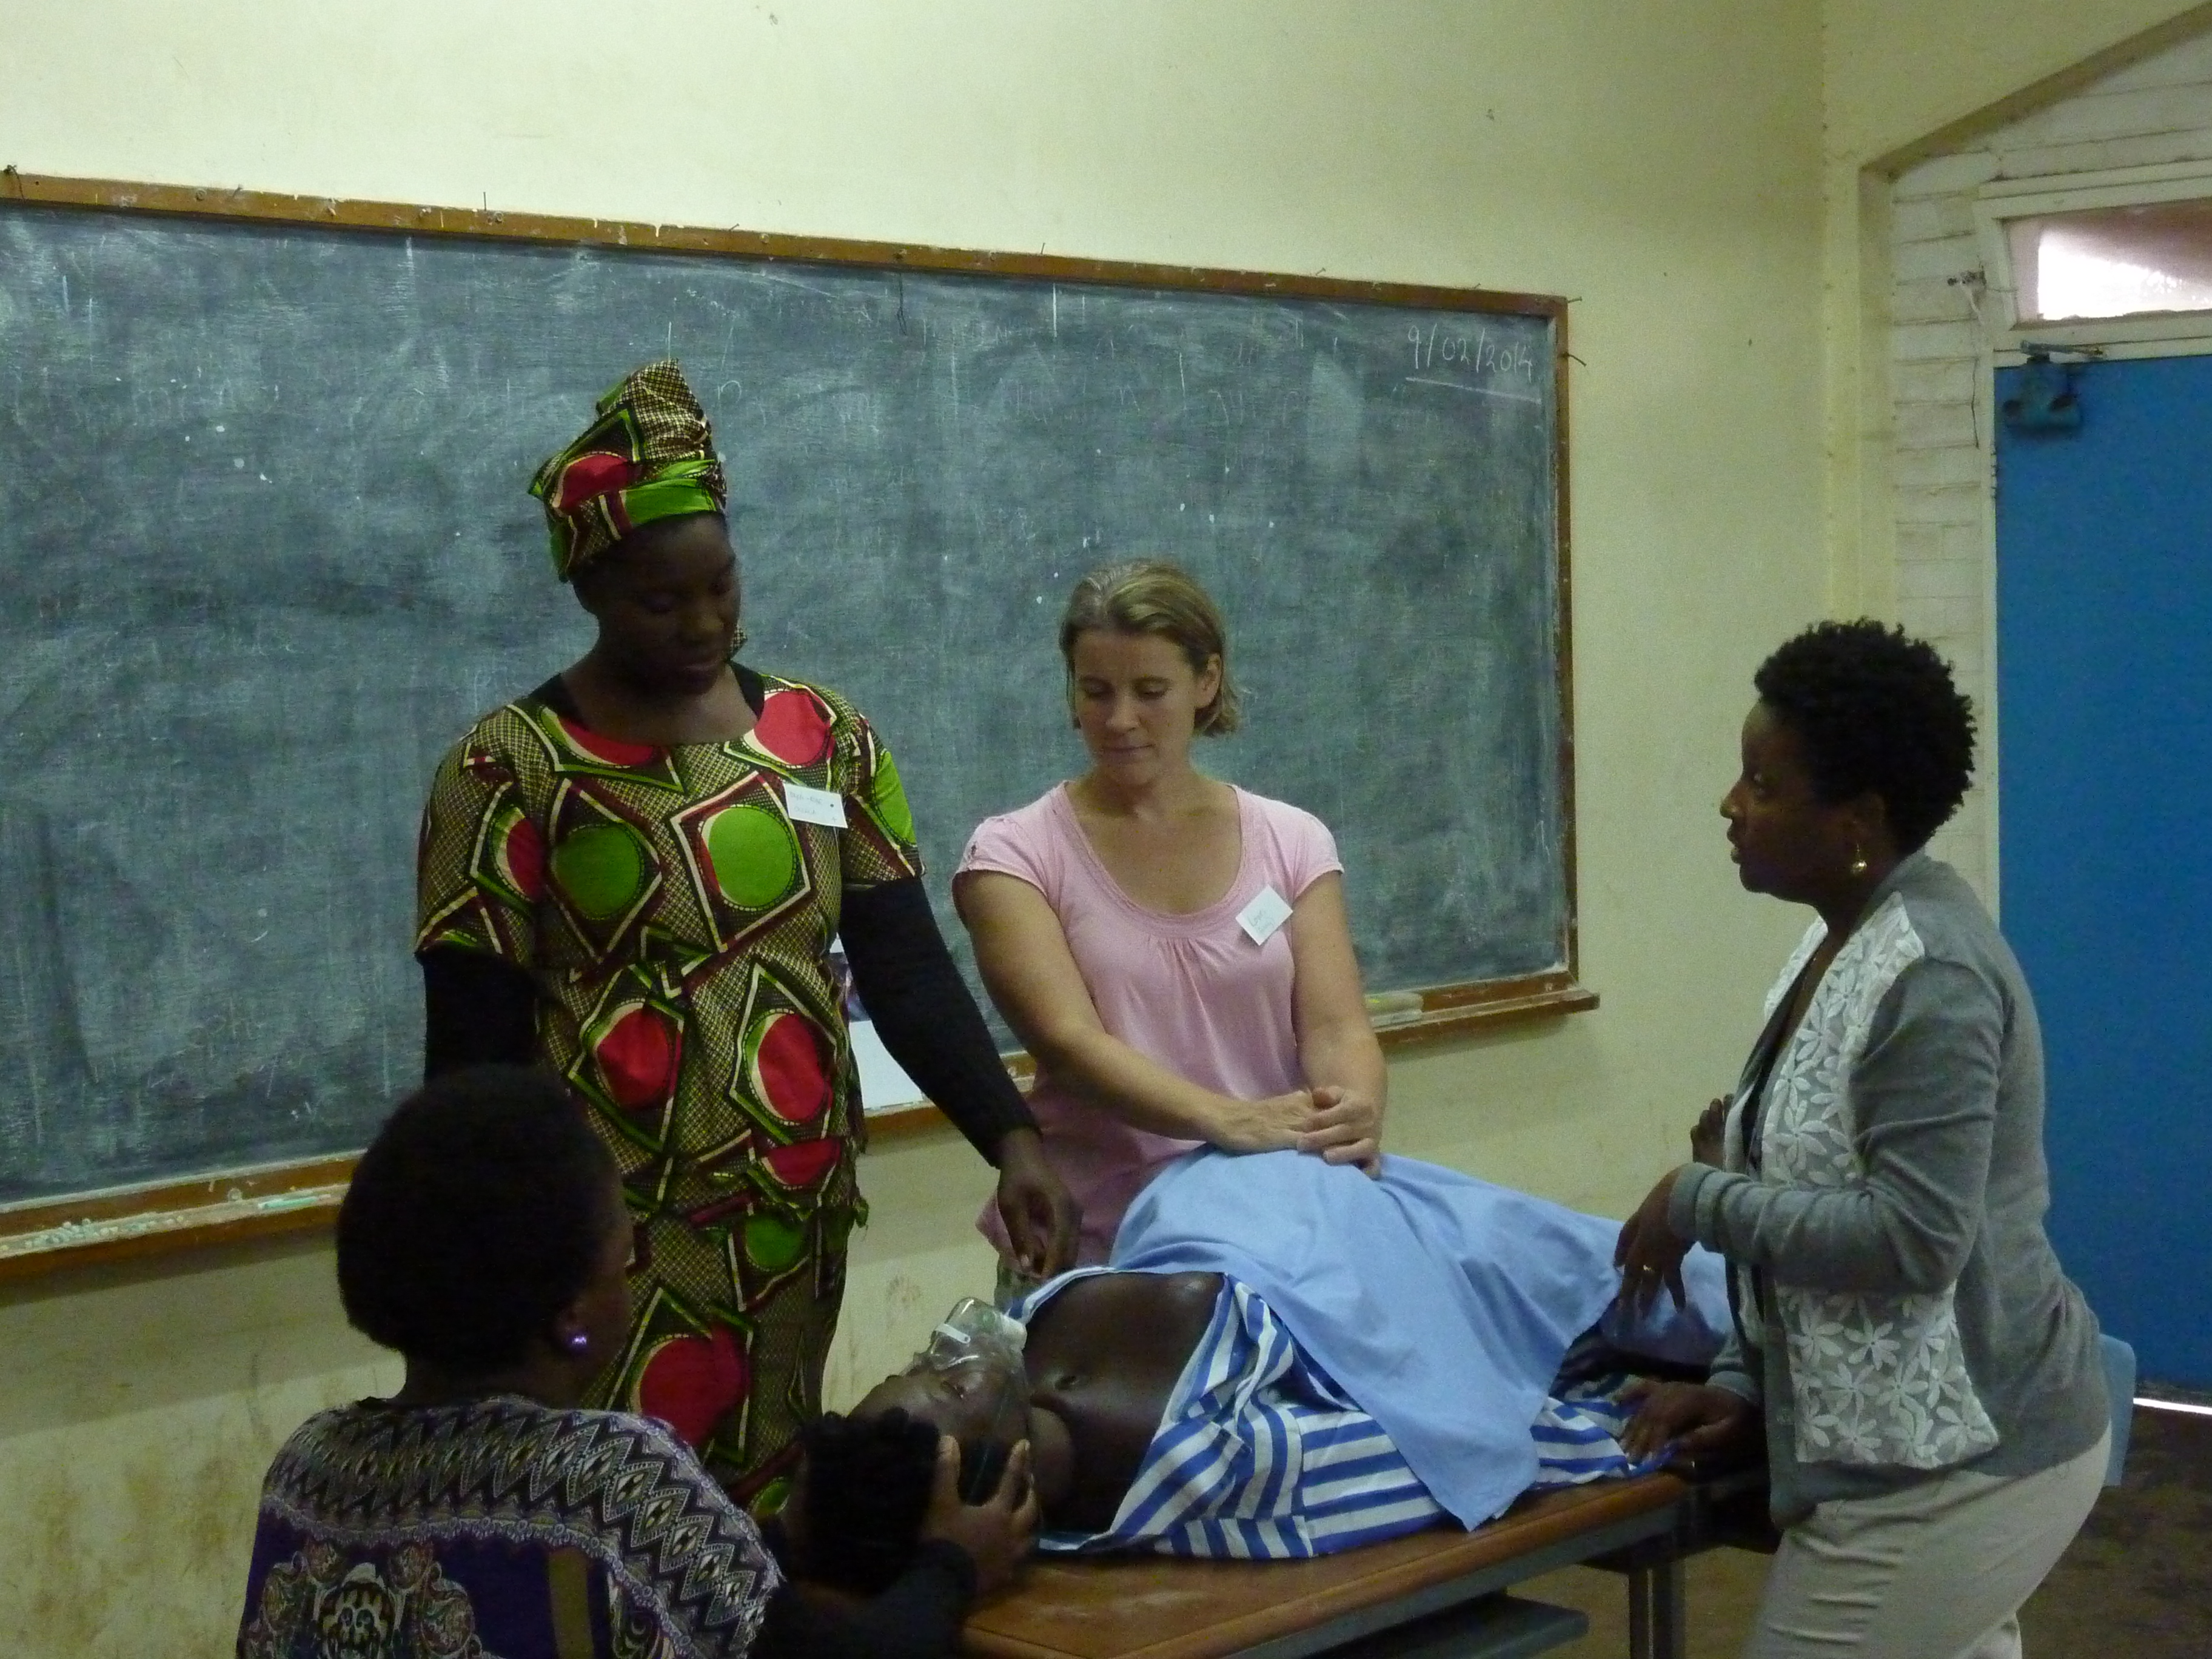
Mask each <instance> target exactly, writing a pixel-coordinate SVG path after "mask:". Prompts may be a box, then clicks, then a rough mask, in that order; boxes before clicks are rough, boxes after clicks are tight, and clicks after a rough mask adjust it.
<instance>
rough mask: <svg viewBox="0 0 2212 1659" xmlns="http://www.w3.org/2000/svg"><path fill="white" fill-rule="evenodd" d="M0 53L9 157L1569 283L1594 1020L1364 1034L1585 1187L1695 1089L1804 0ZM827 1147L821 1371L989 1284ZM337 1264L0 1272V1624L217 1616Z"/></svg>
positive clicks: (1789, 273)
mask: <svg viewBox="0 0 2212 1659" xmlns="http://www.w3.org/2000/svg"><path fill="white" fill-rule="evenodd" d="M4 51H5V64H6V69H5V86H4V90H0V164H13V165H15V166H16V167H21V168H22V169H24V170H25V171H35V172H42V173H67V174H76V175H86V176H102V177H113V178H123V179H152V180H163V181H174V182H182V183H190V184H205V185H252V186H254V187H258V188H262V189H268V190H276V191H299V192H306V193H319V194H330V195H340V196H353V197H377V198H384V199H392V200H399V201H406V202H421V203H438V204H489V205H490V206H492V207H498V208H508V209H516V210H538V211H544V212H552V213H563V214H584V215H600V216H616V217H621V218H625V219H643V220H659V221H667V222H695V223H704V224H717V225H731V224H736V225H744V226H750V227H755V228H769V229H776V230H784V231H791V232H797V233H811V234H830V235H846V236H855V237H865V238H874V239H887V240H917V241H923V242H929V243H936V244H942V245H952V246H989V247H1003V248H1041V249H1045V250H1048V251H1050V252H1061V253H1069V254H1080V255H1094V256H1103V257H1109V258H1116V257H1118V258H1133V259H1146V260H1175V261H1188V262H1191V263H1196V264H1221V265H1234V266H1243V267H1256V268H1262V269H1273V270H1286V271H1325V272H1327V273H1328V274H1331V275H1334V276H1371V277H1378V278H1385V279H1392V280H1398V281H1408V282H1422V283H1464V284H1480V285H1486V286H1491V287H1497V288H1506V289H1529V290H1536V291H1541V292H1550V293H1558V294H1562V295H1568V296H1571V298H1572V299H1573V300H1574V301H1575V303H1574V306H1573V307H1572V313H1571V346H1572V349H1573V350H1574V352H1575V354H1576V357H1577V364H1576V366H1575V368H1574V370H1573V378H1572V382H1571V428H1572V480H1571V491H1572V494H1571V512H1572V537H1573V543H1572V578H1573V596H1574V607H1575V641H1574V649H1575V668H1576V674H1575V691H1576V732H1577V791H1578V795H1577V826H1578V837H1579V838H1578V850H1579V855H1580V861H1581V862H1580V869H1581V882H1580V893H1581V919H1582V943H1583V977H1584V979H1585V980H1586V981H1587V982H1588V983H1589V984H1590V985H1591V986H1593V987H1595V989H1597V990H1598V991H1599V992H1600V994H1601V995H1602V997H1603V999H1604V1006H1603V1007H1602V1008H1601V1010H1600V1011H1599V1012H1595V1013H1594V1014H1589V1015H1584V1016H1579V1017H1577V1018H1572V1019H1569V1020H1565V1021H1562V1022H1557V1023H1554V1024H1550V1025H1546V1026H1539V1027H1531V1028H1528V1029H1525V1030H1519V1031H1515V1032H1510V1033H1504V1034H1501V1035H1499V1036H1496V1037H1493V1038H1490V1039H1486V1040H1484V1041H1480V1042H1474V1043H1467V1044H1462V1045H1460V1046H1458V1047H1457V1048H1452V1049H1449V1050H1443V1051H1435V1052H1430V1053H1426V1054H1420V1055H1419V1056H1417V1057H1414V1058H1411V1059H1407V1060H1401V1061H1400V1062H1398V1063H1396V1064H1395V1066H1394V1067H1393V1091H1394V1095H1393V1107H1392V1121H1391V1135H1392V1144H1393V1145H1394V1146H1395V1148H1396V1149H1398V1150H1401V1151H1404V1152H1413V1153H1419V1154H1421V1155H1423V1156H1428V1157H1432V1158H1439V1159H1442V1160H1443V1161H1446V1162H1449V1163H1452V1164H1457V1165H1460V1166H1462V1167H1464V1168H1468V1169H1471V1170H1478V1171H1480V1172H1481V1173H1484V1174H1486V1175H1488V1176H1492V1177H1495V1178H1498V1179H1502V1180H1505V1181H1510V1182H1516V1183H1518V1184H1521V1185H1524V1186H1527V1187H1529V1188H1534V1189H1535V1190H1538V1191H1541V1192H1544V1193H1547V1194H1551V1195H1553V1196H1555V1197H1558V1198H1560V1199H1563V1200H1567V1201H1570V1202H1573V1203H1576V1204H1578V1205H1580V1206H1584V1207H1586V1208H1590V1209H1595V1210H1601V1211H1607V1212H1614V1213H1620V1212H1624V1211H1625V1210H1626V1208H1627V1207H1628V1206H1630V1205H1631V1204H1632V1202H1633V1201H1634V1200H1636V1198H1637V1197H1638V1196H1639V1195H1640V1194H1641V1193H1642V1191H1643V1190H1644V1188H1645V1186H1646V1185H1648V1183H1649V1182H1650V1179H1651V1177H1652V1176H1654V1175H1655V1174H1656V1172H1657V1171H1658V1170H1660V1169H1662V1168H1663V1167H1665V1166H1666V1165H1667V1164H1669V1163H1671V1162H1673V1161H1674V1160H1675V1159H1676V1158H1678V1157H1679V1155H1680V1151H1681V1147H1682V1142H1683V1137H1684V1133H1685V1132H1686V1127H1687V1124H1688V1122H1689V1121H1690V1119H1691V1118H1692V1116H1693V1115H1694V1114H1695V1111H1696V1109H1697V1108H1698V1106H1699V1104H1700V1103H1702V1102H1703V1101H1704V1100H1705V1098H1706V1097H1708V1096H1709V1095H1710V1094H1711V1093H1712V1092H1713V1091H1714V1090H1715V1089H1716V1088H1717V1086H1720V1085H1723V1084H1724V1083H1725V1082H1726V1080H1727V1079H1729V1078H1730V1077H1732V1076H1733V1074H1734V1073H1735V1067H1736V1065H1737V1063H1738V1060H1739V1059H1740V1055H1741V1048H1742V1046H1743V1045H1744V1044H1745V1043H1746V1042H1748V1040H1749V1038H1750V1036H1751V1034H1752V1031H1751V1027H1752V1025H1753V1023H1754V1019H1755V1012H1756V1007H1757V999H1758V996H1759V992H1760V991H1761V990H1762V989H1763V988H1764V987H1765V981H1766V979H1767V977H1768V976H1769V975H1770V974H1771V971H1772V969H1773V968H1774V966H1775V965H1776V963H1778V961H1779V959H1780V957H1781V956H1782V954H1783V953H1784V951H1785V949H1786V947H1787V944H1788V942H1789V941H1790V939H1793V938H1794V937H1795V935H1796V931H1797V929H1798V927H1799V926H1800V923H1801V918H1798V917H1796V916H1793V915H1790V914H1789V913H1787V912H1785V911H1784V910H1783V909H1782V908H1781V907H1779V906H1776V905H1773V904H1771V903H1770V902H1765V901H1759V900H1755V899H1752V898H1749V897H1747V896H1743V895H1742V894H1741V893H1740V892H1739V891H1738V890H1737V889H1736V887H1735V882H1734V878H1733V875H1732V872H1731V871H1730V869H1729V866H1728V864H1727V861H1726V860H1725V857H1724V854H1723V848H1722V845H1721V842H1720V823H1719V819H1718V817H1717V816H1716V814H1715V811H1714V803H1715V801H1716V800H1717V797H1718V795H1719V794H1720V793H1721V790H1722V789H1723V787H1724V786H1725V784H1726V783H1727V781H1728V780H1729V776H1730V775H1731V770H1732V768H1733V765H1734V757H1735V733H1736V728H1737V726H1738V724H1739V722H1740V721H1741V717H1742V714H1743V712H1744V709H1745V708H1746V707H1747V703H1748V701H1749V696H1750V691H1749V678H1748V677H1749V674H1750V671H1751V669H1752V667H1753V665H1754V664H1755V663H1756V661H1757V660H1758V659H1759V656H1761V655H1762V654H1763V653H1765V650H1766V649H1768V648H1769V647H1771V646H1772V645H1773V644H1774V643H1775V642H1776V641H1778V640H1779V639H1780V638H1782V637H1783V636H1784V635H1786V634H1787V633H1788V632H1790V631H1791V630H1792V629H1795V628H1796V627H1797V626H1799V625H1800V624H1802V623H1804V622H1805V621H1807V620H1808V619H1810V618H1811V617H1814V616H1815V615H1816V614H1818V613H1819V612H1820V611H1821V610H1822V608H1823V606H1824V605H1825V604H1826V599H1827V596H1828V592H1829V576H1828V561H1827V558H1826V555H1825V553H1824V551H1823V545H1822V528H1821V513H1822V503H1823V500H1824V493H1823V491H1824V486H1823V450H1822V428H1821V418H1822V417H1821V402H1820V380H1821V371H1820V365H1821V357H1822V349H1823V348H1822V337H1821V321H1820V319H1821V293H1820V281H1821V270H1820V247H1821V224H1822V209H1821V180H1822V148H1821V111H1822V100H1821V89H1820V61H1821V39H1820V16H1819V14H1818V11H1817V9H1815V8H1814V6H1813V5H1812V4H1810V3H1809V0H1808V3H1784V4H1776V3H1771V0H1679V3H1673V4H1669V5H1667V6H1664V7H1660V6H1650V5H1635V6H1622V5H1620V4H1618V3H1616V0H1553V3H1548V4H1544V5H1535V4H1523V3H1504V0H1484V3H1443V0H1438V3H1431V4H1415V3H1403V0H1383V3H1361V4H1355V3H1350V0H1343V3H1319V0H1203V3H1196V4H1193V3H1188V0H1121V3H1116V4H1115V5H1111V6H1097V5H1086V4H1077V3H1073V0H996V3H980V0H976V3H966V0H940V3H935V4H933V5H931V6H928V7H913V6H907V5H902V4H897V3H893V0H845V3H802V0H787V3H769V4H766V5H758V4H753V5H747V4H732V5H728V6H723V7H714V8H704V7H696V6H682V7H679V6H676V5H671V4H663V3H640V4H634V5H632V6H630V7H628V8H626V9H623V10H622V11H621V12H620V13H619V14H618V15H617V14H610V13H608V12H607V11H606V10H605V9H604V8H598V7H586V6H584V5H581V4H577V3H574V0H556V3H547V4H544V5H540V6H537V7H532V8H526V9H523V8H515V7H513V6H511V5H494V4H490V3H484V0H437V3H431V0H386V3H384V4H381V5H379V6H377V7H374V8H369V7H362V6H352V5H335V4H334V5H321V6H313V7H306V6H293V5H285V4H281V3H277V0H208V3H204V4H200V5H196V6H193V7H189V8H186V7H179V6H174V5H169V4H162V3H156V0H74V3H70V4H66V5H64V4H61V3H58V0H29V3H25V0H16V3H15V5H14V6H12V7H11V8H10V9H9V17H8V22H7V27H6V46H5V49H4ZM0 280H4V276H0ZM522 505H524V503H522V502H521V501H520V499H519V498H518V510H520V507H521V506H522ZM1317 602H1318V601H1317ZM1392 644H1393V642H1392V641H1387V640H1377V641H1373V651H1374V659H1375V665H1376V672H1377V673H1387V672H1388V671H1389V653H1390V651H1391V648H1392ZM1039 648H1041V649H1042V648H1049V647H1048V642H1046V641H1042V640H1041V641H1039ZM548 666H549V668H550V667H551V666H553V665H550V664H549V665H548ZM1333 735H1334V734H1328V733H1317V734H1316V741H1327V740H1329V739H1330V738H1331V737H1332V736H1333ZM1071 763H1073V757H1071ZM394 787H404V788H412V787H418V785H417V781H410V780H395V782H394ZM864 1179H865V1181H866V1185H867V1188H868V1191H869V1194H870V1196H871V1198H872V1201H873V1203H874V1206H875V1212H876V1217H877V1219H876V1221H875V1223H874V1225H872V1227H871V1228H870V1229H869V1230H868V1231H867V1232H866V1233H865V1234H864V1235H862V1236H861V1238H860V1243H859V1246H858V1249H857V1252H856V1255H855V1260H854V1273H853V1282H852V1291H851V1294H850V1297H848V1316H847V1321H846V1326H845V1329H844V1332H843V1334H842V1337H841V1340H840V1345H839V1348H838V1351H837V1353H836V1358H835V1361H834V1364H833V1366H832V1371H831V1388H832V1390H833V1395H836V1397H839V1398H849V1394H850V1391H851V1390H852V1389H854V1388H855V1387H856V1386H857V1385H858V1383H860V1381H861V1380H863V1379H866V1378H868V1377H871V1376H874V1375H877V1374H879V1373H880V1372H881V1371H882V1370H884V1369H885V1368H886V1367H887V1366H888V1365H890V1364H895V1363H896V1361H897V1360H898V1359H899V1358H902V1356H903V1355H904V1353H905V1352H907V1351H908V1349H910V1348H911V1346H913V1345H914V1343H915V1340H917V1338H918V1337H919V1335H920V1334H921V1329H922V1328H923V1327H924V1326H925V1325H926V1324H927V1322H928V1320H929V1319H930V1318H933V1316H935V1315H936V1314H937V1313H939V1312H940V1311H941V1310H942V1309H943V1308H944V1307H945V1305H946V1304H947V1303H948V1302H949V1301H950V1300H951V1297H952V1296H954V1295H955V1294H957V1293H958V1292H960V1291H965V1290H970V1289H974V1288H976V1287H978V1286H979V1285H981V1283H982V1282H984V1280H985V1279H987V1272H988V1261H987V1255H986V1254H985V1252H984V1251H983V1249H982V1248H981V1246H980V1244H978V1243H976V1242H975V1240H974V1238H973V1237H972V1235H971V1234H970V1233H969V1231H967V1223H968V1218H969V1216H971V1215H972V1213H973V1212H974V1209H975V1206H976V1204H977V1203H978V1202H979V1201H980V1200H981V1198H982V1196H983V1194H984V1193H985V1192H986V1191H987V1180H986V1177H985V1174H984V1172H983V1170H982V1169H981V1165H980V1164H978V1163H977V1162H976V1161H975V1159H974V1158H972V1157H971V1156H970V1155H969V1154H968V1153H966V1152H965V1151H964V1150H963V1148H962V1147H961V1146H960V1145H959V1144H958V1143H957V1140H954V1139H951V1137H950V1136H948V1135H942V1134H940V1135H938V1136H934V1137H924V1138H921V1139H910V1140H902V1141H896V1142H887V1143H885V1144H884V1146H882V1147H881V1148H880V1149H879V1150H878V1151H877V1152H872V1153H871V1154H870V1156H869V1158H868V1159H867V1160H866V1169H865V1171H864ZM329 1279H330V1268H329V1260H328V1255H327V1252H326V1250H325V1249H323V1248H322V1247H321V1246H320V1245H319V1244H315V1243H302V1244H300V1245H295V1246H289V1247H267V1248H264V1249H261V1250H259V1251H257V1252H251V1253H246V1254H243V1255H240V1254H232V1255H207V1256H201V1257H197V1258H191V1259H188V1260H177V1261H171V1262H167V1263H165V1264H162V1265H161V1266H160V1267H157V1268H153V1269H134V1270H116V1271H113V1272H111V1273H100V1274H91V1275H80V1276H76V1277H73V1278H68V1279H57V1280H54V1281H52V1282H50V1283H48V1284H46V1285H40V1286H37V1287H35V1288H33V1289H29V1290H25V1289H23V1288H21V1287H15V1288H9V1289H5V1290H0V1498H4V1499H5V1500H6V1501H0V1559H5V1560H6V1561H7V1562H8V1563H9V1570H8V1571H7V1572H5V1573H4V1574H0V1650H4V1651H6V1652H8V1653H9V1654H11V1655H21V1656H26V1659H46V1656H62V1655H69V1656H72V1659H75V1656H85V1655H94V1656H103V1659H104V1656H126V1655H127V1656H131V1659H169V1656H186V1655H191V1656H202V1655H213V1654H216V1653H220V1652H222V1651H226V1650H227V1644H228V1632H229V1630H230V1628H231V1626H232V1625H233V1623H234V1620H235V1617H236V1609H237V1597H238V1592H239V1586H240V1578H241V1576H242V1573H243V1569H244V1560H245V1552H246V1541H247V1538H248V1536H249V1534H250V1530H251V1521H252V1515H251V1510H252V1493H253V1489H254V1485H255V1481H256V1480H257V1479H258V1472H259V1470H260V1468H261V1467H262V1466H263V1464H264V1462H265V1461H266V1459H267V1457H268V1456H269V1455H270V1452H271V1451H272V1450H273V1449H274V1448H275V1446H276V1443H278V1442H279V1441H280V1440H281V1439H282V1437H283V1435H284V1434H285V1433H286V1432H287V1431H289V1429H290V1428H291V1427H292V1426H293V1425H295V1423H296V1422H297V1421H298V1420H299V1419H301V1417H302V1416H304V1415H305V1414H306V1413H307V1412H309V1411H310V1410H312V1409H313V1408H314V1407H318V1406H319V1405H321V1404H323V1403H325V1402H326V1401H334V1400H338V1399H343V1398H345V1397H348V1396H349V1395H356V1394H359V1393H362V1392H365V1391H369V1390H372V1389H382V1388H386V1387H389V1386H390V1384H391V1383H392V1377H393V1370H392V1365H391V1364H390V1363H389V1362H388V1361H382V1360H380V1359H379V1358H378V1357H377V1356H376V1355H375V1354H374V1352H373V1351H371V1350H369V1349H368V1348H367V1347H366V1346H365V1345H363V1344H362V1343H361V1342H360V1341H359V1340H357V1339H356V1338H354V1337H352V1336H351V1335H350V1334H349V1333H347V1332H346V1331H345V1329H344V1328H343V1325H342V1323H341V1322H339V1321H338V1319H337V1313H336V1310H335V1306H334V1301H333V1298H332V1297H331V1292H330V1285H329Z"/></svg>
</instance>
